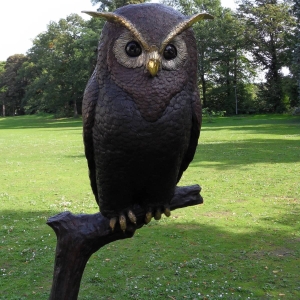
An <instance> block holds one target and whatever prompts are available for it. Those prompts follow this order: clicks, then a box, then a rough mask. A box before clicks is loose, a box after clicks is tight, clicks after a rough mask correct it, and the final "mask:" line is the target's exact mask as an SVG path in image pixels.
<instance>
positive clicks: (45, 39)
mask: <svg viewBox="0 0 300 300" xmlns="http://www.w3.org/2000/svg"><path fill="white" fill-rule="evenodd" d="M101 25H102V21H101V20H94V19H92V20H91V21H88V22H86V21H84V20H83V19H82V18H81V17H79V16H78V15H76V14H73V15H70V16H68V17H67V18H66V19H61V20H59V22H58V23H56V22H51V23H50V24H49V25H48V30H47V31H46V32H44V33H41V34H39V35H38V36H37V37H36V38H35V40H34V41H33V46H32V48H31V49H29V51H28V61H27V62H26V63H25V64H24V65H23V68H22V74H24V76H26V77H27V78H28V80H29V81H30V84H29V86H28V88H27V89H26V95H25V97H24V99H23V105H24V108H25V110H26V112H27V113H35V112H37V111H44V112H49V113H55V114H56V115H58V116H59V115H62V116H66V115H70V114H72V111H73V114H74V116H77V115H78V112H79V113H80V112H81V110H80V109H81V101H82V96H83V92H84V88H85V85H86V82H87V80H88V78H89V76H90V75H91V72H92V69H93V64H95V49H97V43H98V39H99V33H100V28H101Z"/></svg>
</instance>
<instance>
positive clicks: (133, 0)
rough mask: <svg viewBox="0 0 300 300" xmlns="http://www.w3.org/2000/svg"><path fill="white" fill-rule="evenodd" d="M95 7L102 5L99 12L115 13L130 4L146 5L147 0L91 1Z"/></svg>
mask: <svg viewBox="0 0 300 300" xmlns="http://www.w3.org/2000/svg"><path fill="white" fill-rule="evenodd" d="M91 2H92V4H93V5H96V4H98V3H99V4H100V6H99V8H98V9H97V10H98V11H103V12H104V11H114V10H116V9H117V8H119V7H122V6H125V5H128V4H139V3H144V2H146V0H91Z"/></svg>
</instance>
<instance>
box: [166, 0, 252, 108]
mask: <svg viewBox="0 0 300 300" xmlns="http://www.w3.org/2000/svg"><path fill="white" fill-rule="evenodd" d="M164 3H165V4H168V5H171V6H173V7H175V8H176V9H178V10H180V11H181V12H182V13H183V14H185V15H191V14H194V13H196V12H199V11H203V12H208V13H210V14H211V15H213V16H214V17H215V18H214V20H210V21H207V22H198V23H196V24H195V25H194V26H193V30H194V32H195V36H196V41H197V47H198V52H199V57H198V63H199V65H198V70H199V79H200V82H199V87H200V90H201V99H202V102H203V107H205V108H209V109H210V110H215V111H216V110H217V111H227V113H234V112H235V101H236V97H235V93H236V92H237V93H238V98H239V102H240V103H239V105H240V106H241V105H243V103H244V101H245V100H246V99H247V97H249V96H250V94H251V93H250V94H249V92H248V90H249V88H246V86H248V84H249V82H250V80H251V78H252V77H253V76H254V74H255V72H254V68H253V65H252V64H251V62H250V60H249V59H248V58H247V56H246V53H245V50H244V48H245V47H244V44H245V40H244V30H245V28H244V27H245V26H244V23H243V22H242V21H241V20H239V19H238V18H237V17H236V16H235V14H234V13H233V12H232V11H231V10H230V9H228V8H222V6H221V3H220V1H219V0H214V1H210V0H209V1H208V0H193V1H187V0H167V1H164ZM251 95H252V94H251ZM248 102H249V101H248ZM243 109H244V110H247V109H248V108H247V109H246V107H244V108H243Z"/></svg>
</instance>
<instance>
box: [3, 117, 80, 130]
mask: <svg viewBox="0 0 300 300" xmlns="http://www.w3.org/2000/svg"><path fill="white" fill-rule="evenodd" d="M65 127H69V128H72V127H82V120H81V118H76V119H75V118H63V119H54V118H53V116H47V117H45V116H41V117H39V116H35V115H30V116H15V117H8V118H1V119H0V129H28V128H49V129H50V128H65Z"/></svg>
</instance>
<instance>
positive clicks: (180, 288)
mask: <svg viewBox="0 0 300 300" xmlns="http://www.w3.org/2000/svg"><path fill="white" fill-rule="evenodd" d="M195 209H196V210H197V211H198V213H197V215H198V218H199V219H200V221H199V222H185V220H184V218H183V217H180V218H181V220H182V221H181V222H178V220H175V219H176V218H178V214H177V213H176V212H173V213H172V215H173V218H175V219H173V220H172V217H171V218H170V219H162V220H161V221H159V222H156V221H152V222H151V223H150V224H149V225H148V226H145V227H144V228H142V229H140V230H138V231H137V232H136V234H135V236H134V237H133V238H131V239H127V240H122V241H118V242H115V243H112V244H109V245H107V246H106V247H104V248H102V249H100V250H99V251H98V252H97V253H95V254H94V255H93V256H92V257H91V259H90V261H89V263H88V265H87V268H86V271H85V273H84V277H83V281H82V287H81V296H80V298H79V299H110V298H109V296H111V297H112V298H111V299H129V298H130V299H167V298H168V294H169V293H168V292H167V290H168V289H169V290H171V289H172V291H173V292H174V294H172V295H173V296H174V297H175V298H176V299H184V298H185V297H187V298H189V299H193V297H194V296H197V295H199V294H198V293H201V294H203V293H205V294H209V295H210V296H211V297H210V299H215V298H218V297H219V295H221V294H223V295H224V296H223V298H224V297H225V292H228V293H229V292H230V294H232V295H235V297H233V296H232V297H233V298H226V297H225V299H238V296H239V295H241V296H242V298H243V299H247V297H248V296H249V297H251V299H267V298H266V297H267V296H268V295H269V296H270V295H272V294H274V295H276V296H277V295H278V294H279V293H284V294H285V295H286V296H285V299H299V297H300V286H299V281H298V276H299V272H300V265H299V264H298V262H299V254H300V251H299V247H298V243H299V240H298V241H297V239H296V238H295V235H294V232H293V230H292V228H293V226H294V224H295V222H296V220H297V216H298V215H299V213H300V210H299V207H296V206H295V208H294V210H293V211H292V213H291V211H285V212H284V213H283V214H282V215H281V216H280V220H278V219H274V218H272V217H270V218H268V219H264V220H263V222H264V224H263V226H262V227H257V226H247V228H248V230H247V228H245V231H244V232H243V233H234V232H232V230H227V228H226V227H225V226H224V227H218V226H216V225H207V223H208V222H207V220H206V223H205V222H203V223H201V218H203V216H201V207H200V208H199V207H197V208H195ZM178 211H179V210H178ZM190 211H191V213H192V210H190ZM54 214H55V213H54V212H44V211H40V212H30V211H17V210H10V211H5V210H4V211H3V210H2V211H1V213H0V217H1V225H2V226H1V238H0V241H1V256H0V269H1V281H0V289H1V295H0V299H3V300H4V299H48V296H49V290H50V288H51V282H52V272H53V263H54V253H55V244H56V238H55V234H54V233H53V231H52V230H51V229H50V228H49V227H48V226H47V225H46V224H45V222H46V219H47V218H48V217H50V216H51V215H54ZM216 214H218V212H216ZM205 218H206V219H207V217H205ZM210 218H211V223H214V222H215V220H216V219H215V216H213V215H211V217H210ZM208 221H209V220H208ZM249 221H250V223H251V220H249ZM278 222H279V223H280V224H283V225H284V227H282V228H281V229H278V225H276V223H278ZM231 225H232V223H231ZM287 226H289V228H288V227H287ZM272 227H276V228H277V229H276V230H274V231H273V230H272V229H270V228H272ZM267 228H268V229H267ZM295 230H296V228H295ZM297 230H299V228H298V229H297ZM274 271H275V273H274ZM97 274H98V275H97ZM157 278H158V279H159V281H158V279H157ZM109 282H110V283H111V284H108V283H109ZM153 289H157V292H158V293H157V296H156V294H153V295H152V297H151V294H149V293H150V292H151V291H153ZM186 293H189V294H186ZM101 296H102V297H101ZM252 296H254V297H252ZM84 297H87V298H84ZM197 299H198V298H197ZM200 299H202V298H200Z"/></svg>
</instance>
